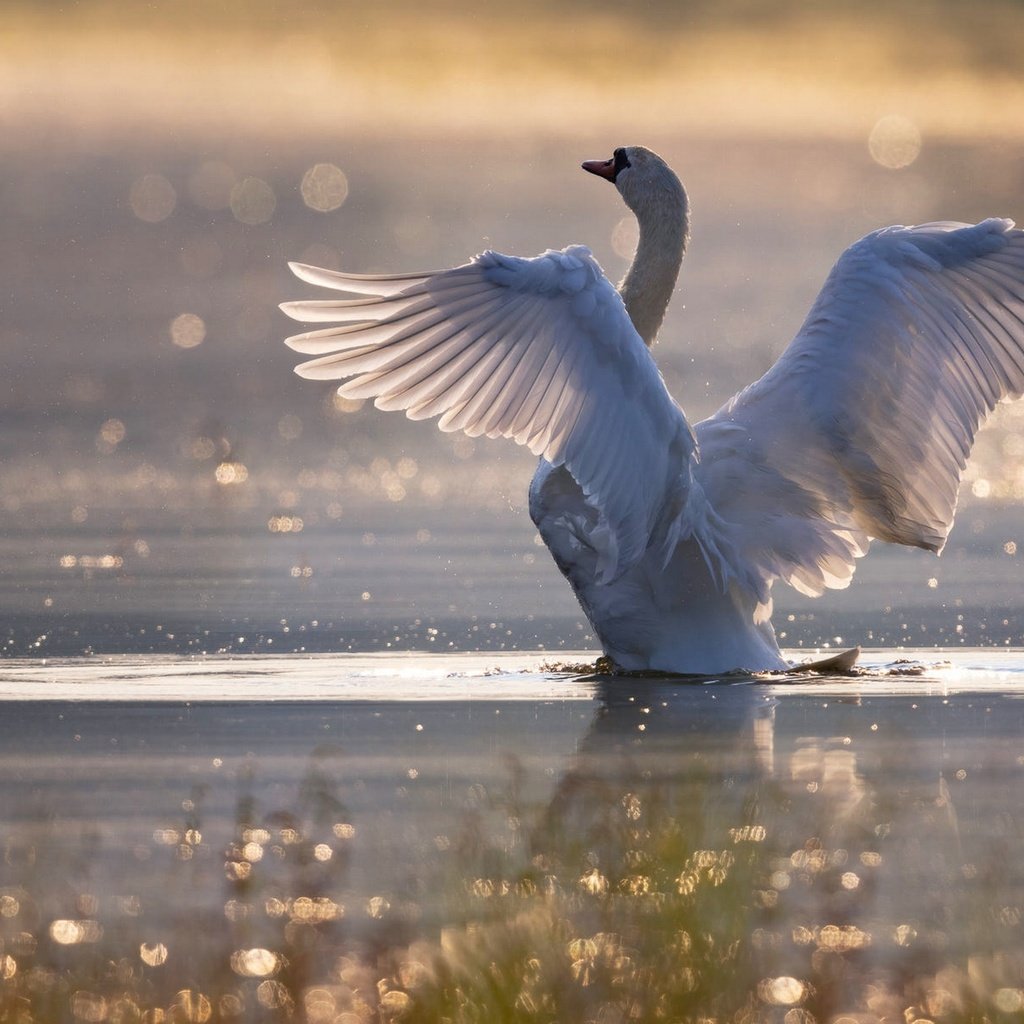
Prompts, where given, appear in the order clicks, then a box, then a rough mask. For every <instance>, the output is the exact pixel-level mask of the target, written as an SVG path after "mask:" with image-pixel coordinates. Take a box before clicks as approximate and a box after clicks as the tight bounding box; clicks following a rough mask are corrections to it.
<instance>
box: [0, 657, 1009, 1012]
mask: <svg viewBox="0 0 1024 1024" xmlns="http://www.w3.org/2000/svg"><path fill="white" fill-rule="evenodd" d="M801 653H802V652H801ZM592 657H593V655H592V653H590V654H587V653H583V654H578V655H577V654H569V655H567V656H565V658H564V659H563V665H564V664H565V662H572V661H580V662H582V661H584V660H585V659H586V658H592ZM897 659H899V661H898V662H897ZM863 661H864V666H865V671H864V672H863V673H862V674H860V675H852V676H835V677H817V676H803V675H798V676H793V677H785V678H756V679H755V678H749V677H736V678H723V679H718V680H713V681H710V680H703V681H695V680H687V679H671V678H667V679H633V678H623V677H619V678H609V677H600V676H596V677H595V676H589V677H588V676H585V675H579V674H574V673H573V672H565V671H556V670H554V664H553V662H554V659H553V658H552V657H551V656H550V655H545V656H541V655H524V654H522V653H512V654H509V653H500V652H489V653H486V654H454V655H424V654H406V655H402V654H395V653H388V654H359V655H315V656H302V655H294V654H293V655H287V656H270V655H259V656H235V657H226V656H221V657H205V658H202V657H195V658H187V657H180V656H154V655H144V656H143V655H120V656H116V657H94V658H81V657H79V658H70V659H35V660H32V659H10V660H7V661H5V662H3V663H2V664H0V700H2V702H0V779H2V780H3V783H2V787H0V843H2V851H3V858H2V862H0V977H2V978H3V981H2V983H0V1008H2V1012H3V1013H7V1014H8V1015H11V1016H12V1019H20V1020H40V1021H42V1020H45V1021H55V1020H68V1021H78V1020H86V1021H105V1020H141V1019H145V1020H147V1021H157V1020H189V1021H193V1020H194V1021H204V1020H284V1019H304V1020H310V1021H341V1022H344V1024H353V1022H357V1021H380V1020H409V1021H417V1020H423V1021H433V1020H459V1021H470V1020H474V1021H491V1020H516V1021H541V1020H543V1021H565V1022H575V1021H591V1020H593V1021H626V1020H651V1021H654V1020H696V1019H705V1020H721V1021H725V1020H757V1021H760V1020H764V1021H776V1020H778V1021H784V1022H785V1024H811V1022H812V1021H833V1022H838V1021H840V1020H843V1021H851V1022H861V1021H868V1020H871V1021H875V1020H882V1019H888V1020H892V1019H906V1020H918V1019H924V1020H934V1021H953V1020H956V1021H960V1020H965V1021H966V1020H982V1019H988V1020H993V1021H994V1020H1000V1021H1001V1020H1010V1019H1018V1018H1019V1015H1020V1013H1021V1012H1022V1011H1024V973H1022V972H1024V941H1022V936H1021V930H1022V921H1021V919H1022V913H1024V860H1022V858H1021V856H1020V844H1021V839H1022V837H1024V654H1022V653H1021V652H1020V651H1019V650H1010V651H1006V650H1003V651H994V650H992V649H971V650H961V651H956V652H953V653H952V654H948V655H947V654H945V653H936V652H934V651H924V652H913V651H898V652H897V651H891V650H888V651H869V652H867V653H866V654H865V656H864V659H863Z"/></svg>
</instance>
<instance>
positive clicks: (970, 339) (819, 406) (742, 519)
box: [696, 220, 1024, 594]
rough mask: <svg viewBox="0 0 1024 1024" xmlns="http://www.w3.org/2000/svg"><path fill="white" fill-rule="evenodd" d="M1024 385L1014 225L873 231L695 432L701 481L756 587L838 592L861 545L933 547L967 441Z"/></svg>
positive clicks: (950, 506) (940, 538)
mask: <svg viewBox="0 0 1024 1024" xmlns="http://www.w3.org/2000/svg"><path fill="white" fill-rule="evenodd" d="M1022 392H1024V231H1020V230H1016V229H1014V227H1013V224H1012V222H1011V221H1005V220H988V221H984V222H982V223H981V224H974V225H967V224H951V223H941V224H923V225H920V226H918V227H912V228H908V227H892V228H885V229H883V230H881V231H876V232H873V233H872V234H870V235H867V236H866V237H865V238H863V239H861V240H860V241H859V242H857V243H855V244H854V245H852V246H851V247H850V248H849V249H847V250H846V252H845V253H843V255H842V256H841V258H840V259H839V262H838V263H837V264H836V265H835V267H834V269H833V270H832V273H831V274H830V275H829V278H828V280H827V281H826V283H825V286H824V287H823V288H822V291H821V294H820V295H819V296H818V299H817V301H816V302H815V304H814V306H813V308H812V309H811V312H810V314H809V315H808V317H807V320H806V321H805V323H804V325H803V327H802V328H801V330H800V333H799V334H798V335H797V336H796V338H795V339H794V341H793V342H792V344H791V345H790V346H789V348H788V349H786V351H785V352H784V353H783V354H782V356H781V357H780V358H779V360H778V362H777V363H776V364H775V365H774V366H773V367H772V368H771V369H770V370H769V371H768V372H767V373H766V374H765V375H764V376H763V377H762V378H761V379H760V380H759V381H757V382H756V383H754V384H752V385H751V386H750V387H749V388H747V389H746V390H745V391H741V392H740V393H739V394H738V395H736V396H735V398H733V399H732V400H731V401H730V402H729V403H728V404H727V405H726V406H724V407H723V408H722V409H720V410H719V411H718V412H717V413H715V415H714V416H712V417H711V418H710V419H708V420H705V421H704V422H702V423H699V424H697V427H696V432H697V437H698V439H699V442H700V452H701V467H700V471H699V472H700V475H699V480H700V482H701V483H702V485H703V486H704V488H705V490H706V492H707V495H708V498H709V500H710V501H711V502H712V504H713V506H714V507H715V509H716V510H717V511H718V512H719V513H720V515H721V516H722V518H723V519H724V520H726V521H727V522H729V523H731V524H732V531H731V532H732V538H731V539H732V546H733V547H734V548H738V549H739V550H740V551H741V557H742V559H743V560H744V561H745V563H746V564H749V565H752V566H758V567H759V570H760V572H761V573H762V575H763V577H764V578H765V579H766V581H769V582H770V580H771V579H773V578H780V577H781V578H782V579H785V580H786V581H787V582H789V583H791V584H793V585H794V586H795V587H797V588H798V589H800V590H802V591H803V592H805V593H808V594H817V593H821V591H822V589H823V588H824V587H843V586H845V585H846V584H847V583H848V582H849V580H850V577H851V576H852V575H853V569H854V564H855V559H856V557H857V556H858V555H860V554H863V552H864V551H865V550H866V549H867V544H868V541H869V539H870V538H872V537H877V538H880V539H882V540H886V541H891V542H894V543H899V544H909V545H914V546H916V547H921V548H927V549H930V550H932V551H940V550H941V549H942V546H943V544H944V543H945V540H946V535H947V534H948V533H949V530H950V527H951V526H952V523H953V514H954V511H955V509H956V499H957V489H958V487H959V483H960V475H961V473H962V471H963V469H964V467H965V465H966V460H967V456H968V454H969V452H970V449H971V445H972V444H973V441H974V435H975V433H976V431H977V429H978V427H979V425H980V424H981V423H982V421H983V420H984V419H985V417H986V416H987V415H988V414H989V413H990V412H991V411H992V409H993V408H994V407H995V405H996V404H997V403H998V402H1000V401H1004V400H1006V399H1009V398H1017V397H1019V396H1020V395H1021V393H1022Z"/></svg>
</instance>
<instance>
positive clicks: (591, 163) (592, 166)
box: [580, 157, 615, 181]
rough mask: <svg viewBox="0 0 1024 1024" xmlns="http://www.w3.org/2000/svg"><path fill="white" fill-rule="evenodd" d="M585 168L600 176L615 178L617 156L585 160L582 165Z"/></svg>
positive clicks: (608, 178) (609, 178)
mask: <svg viewBox="0 0 1024 1024" xmlns="http://www.w3.org/2000/svg"><path fill="white" fill-rule="evenodd" d="M580 166H581V167H582V168H583V170H585V171H590V173H591V174H596V175H597V176H598V177H599V178H606V179H607V180H608V181H614V180H615V158H614V157H610V158H609V159H607V160H584V161H583V163H582V164H581V165H580Z"/></svg>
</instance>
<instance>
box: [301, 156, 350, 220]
mask: <svg viewBox="0 0 1024 1024" xmlns="http://www.w3.org/2000/svg"><path fill="white" fill-rule="evenodd" d="M301 191H302V201H303V202H304V203H305V204H306V205H307V206H308V207H309V208H310V209H311V210H317V211H319V212H320V213H328V212H330V211H331V210H336V209H337V208H338V207H339V206H341V204H342V203H344V202H345V200H346V198H348V179H347V178H346V177H345V173H344V171H342V169H341V168H340V167H336V166H335V165H334V164H314V165H313V166H312V167H310V168H309V170H308V171H306V173H305V174H304V175H303V176H302V189H301Z"/></svg>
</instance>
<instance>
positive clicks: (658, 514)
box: [282, 147, 1024, 673]
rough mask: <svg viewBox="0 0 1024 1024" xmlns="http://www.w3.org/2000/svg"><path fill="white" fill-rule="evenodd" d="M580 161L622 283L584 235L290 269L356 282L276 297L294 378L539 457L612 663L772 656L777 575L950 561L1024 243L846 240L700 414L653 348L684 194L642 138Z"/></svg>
mask: <svg viewBox="0 0 1024 1024" xmlns="http://www.w3.org/2000/svg"><path fill="white" fill-rule="evenodd" d="M584 167H585V169H587V170H589V171H591V172H592V173H595V174H599V175H600V176H602V177H605V178H607V179H608V180H610V181H612V182H614V183H615V185H616V187H617V188H618V190H619V191H620V193H621V194H622V196H623V198H624V200H625V201H626V203H627V205H629V206H630V208H631V209H632V210H633V211H634V213H635V214H636V216H637V219H638V221H639V224H640V240H639V244H638V248H637V254H636V257H635V259H634V262H633V265H632V267H631V268H630V270H629V272H628V273H627V275H626V278H625V279H624V281H623V282H622V285H621V286H620V291H619V292H616V290H615V289H614V288H613V287H612V285H611V284H610V283H609V282H608V281H607V279H606V278H605V277H604V275H603V273H602V272H601V269H600V267H599V266H598V265H597V263H596V262H595V261H594V259H593V257H592V256H591V254H590V252H589V251H588V250H587V249H585V248H584V247H582V246H572V247H570V248H568V249H565V250H562V251H560V252H558V251H549V252H547V253H545V254H544V255H542V256H538V257H536V258H535V259H532V260H527V259H519V258H516V257H510V256H502V255H501V254H498V253H484V254H483V255H481V256H478V257H477V258H476V259H474V260H473V261H472V262H470V263H468V264H466V265H465V266H462V267H457V268H455V269H454V270H449V271H441V272H439V273H428V274H409V275H401V276H396V277H375V276H374V277H366V276H357V275H350V274H339V273H334V272H332V271H326V270H319V269H317V268H314V267H306V266H302V265H298V264H293V265H292V269H293V270H294V271H295V273H296V274H297V275H298V276H299V277H300V278H302V279H303V280H306V281H308V282H310V283H313V284H318V285H322V286H325V287H329V288H334V289H337V290H339V291H343V292H350V293H353V294H356V295H361V296H363V297H362V298H359V299H355V300H347V301H326V302H316V301H307V302H297V303H286V304H285V305H284V306H283V307H282V308H283V309H284V310H285V312H287V313H288V314H289V315H290V316H293V317H294V318H295V319H298V320H305V321H307V322H308V321H329V322H332V323H334V324H336V326H333V327H328V328H326V329H324V330H318V331H311V332H308V333H306V334H301V335H297V336H296V337H293V338H289V339H288V344H289V345H291V346H292V347H293V348H295V349H297V350H298V351H300V352H306V353H310V354H314V355H318V356H319V358H316V359H313V360H311V361H309V362H307V363H304V364H302V365H301V366H300V367H298V372H299V373H300V374H302V375H303V376H307V377H313V378H321V379H325V378H326V379H331V378H334V379H337V378H349V377H352V378H354V379H352V380H349V381H348V382H347V383H345V384H343V385H342V386H341V388H340V389H339V390H340V392H341V393H342V394H343V395H347V396H349V397H353V398H355V397H360V398H369V397H373V398H375V399H376V404H377V406H378V407H380V408H383V409H404V410H405V411H406V414H407V415H408V416H409V417H411V418H413V419H423V418H426V417H431V416H440V423H439V425H440V427H441V429H443V430H456V429H461V430H464V431H465V432H466V433H468V434H470V435H471V436H478V435H480V434H486V435H487V436H489V437H497V436H504V437H511V438H514V439H515V440H516V441H517V442H518V443H520V444H525V445H528V446H529V447H530V449H531V450H532V451H533V452H534V453H535V454H537V455H540V456H541V462H540V465H539V467H538V469H537V472H536V474H535V476H534V478H533V482H532V484H531V486H530V515H531V517H532V518H533V521H534V522H535V523H536V525H537V528H538V530H539V531H540V533H541V536H542V537H543V538H544V541H545V543H546V544H547V545H548V548H549V549H550V551H551V553H552V555H553V557H554V559H555V561H556V563H557V564H558V567H559V568H560V569H561V570H562V572H563V573H564V574H565V576H566V578H567V579H568V580H569V582H570V584H571V585H572V587H573V589H574V591H575V592H576V596H577V598H578V599H579V601H580V604H581V605H582V606H583V609H584V611H585V612H586V614H587V617H588V618H589V619H590V622H591V624H592V625H593V627H594V629H595V631H596V633H597V635H598V637H599V638H600V640H601V644H602V646H603V648H604V651H605V653H606V654H607V655H609V656H610V657H612V658H613V659H614V660H615V662H616V663H618V664H619V665H620V666H621V667H622V668H625V669H662V670H666V671H673V672H687V673H715V672H722V671H728V670H730V669H736V668H744V669H750V670H764V669H781V668H784V667H785V662H784V660H783V658H782V656H781V654H780V653H779V648H778V645H777V643H776V640H775V633H774V630H773V629H772V626H771V621H770V615H771V588H772V585H773V583H774V582H775V580H777V579H781V580H784V581H785V582H787V583H789V584H791V585H792V586H794V587H796V588H797V589H798V590H800V591H802V592H803V593H805V594H814V595H817V594H820V593H822V592H823V591H824V590H825V588H827V587H845V586H846V585H847V584H848V583H849V581H850V579H851V577H852V575H853V571H854V566H855V560H856V559H857V558H858V557H859V556H861V555H863V554H864V553H865V552H866V551H867V548H868V544H869V542H870V540H871V539H872V538H879V539H882V540H886V541H892V542H896V543H901V544H910V545H915V546H917V547H923V548H928V549H931V550H934V551H939V550H941V548H942V546H943V544H944V543H945V539H946V536H947V534H948V532H949V530H950V528H951V526H952V522H953V514H954V511H955V507H956V495H957V488H958V485H959V480H960V474H961V471H962V470H963V468H964V466H965V463H966V459H967V456H968V453H969V451H970V448H971V445H972V443H973V440H974V434H975V432H976V431H977V429H978V427H979V425H980V423H981V422H982V420H983V419H984V418H985V416H987V414H988V413H989V412H990V411H991V410H992V409H993V407H994V406H995V405H996V403H997V402H999V401H1002V400H1005V399H1007V398H1016V397H1019V396H1020V395H1021V393H1022V392H1024V232H1022V231H1018V230H1016V229H1014V227H1013V225H1012V223H1011V222H1010V221H1004V220H989V221H984V222H983V223H981V224H977V225H973V226H972V225H964V224H952V223H942V224H926V225H922V226H920V227H916V228H903V227H895V228H885V229H883V230H881V231H876V232H874V233H872V234H870V235H868V236H866V237H865V238H863V239H861V240H860V241H859V242H857V243H856V244H855V245H853V246H851V247H850V248H849V249H848V250H847V251H846V252H845V253H844V254H843V256H842V257H841V258H840V260H839V262H838V263H837V264H836V266H835V268H834V269H833V271H832V273H831V275H830V276H829V278H828V280H827V281H826V283H825V286H824V288H823V289H822V292H821V294H820V295H819V297H818V299H817V301H816V302H815V304H814V306H813V308H812V309H811V312H810V314H809V315H808V318H807V320H806V321H805V323H804V325H803V327H802V328H801V330H800V332H799V334H798V335H797V337H796V339H795V340H794V341H793V342H792V343H791V345H790V346H789V348H788V349H787V350H786V351H785V352H784V353H783V355H782V356H781V357H780V359H779V360H778V362H777V363H776V364H775V366H773V367H772V368H771V370H769V371H768V373H766V374H765V375H764V377H762V378H761V379H760V380H759V381H757V382H756V383H754V384H752V385H751V386H750V387H748V388H746V389H745V390H744V391H741V392H740V393H739V394H738V395H736V396H735V397H733V398H732V399H731V400H730V401H729V402H728V403H727V404H726V405H725V406H723V407H722V408H721V409H720V410H719V411H718V412H717V413H715V415H714V416H712V417H710V418H709V419H707V420H704V421H703V422H701V423H698V424H697V425H696V426H695V427H694V428H691V427H690V425H689V424H688V423H687V421H686V418H685V416H684V415H683V412H682V410H681V409H680V408H679V406H678V405H677V404H676V403H675V402H674V401H673V399H672V398H671V396H670V395H669V394H668V392H667V390H666V389H665V385H664V382H663V381H662V379H661V375H660V374H659V373H658V370H657V368H656V366H655V364H654V361H653V359H652V358H651V355H650V352H649V351H648V347H647V346H649V345H650V344H651V343H652V342H653V340H654V337H655V335H656V333H657V330H658V328H659V326H660V324H661V321H662V319H663V317H664V313H665V308H666V306H667V304H668V300H669V297H670V295H671V292H672V288H673V287H674V284H675V280H676V276H677V273H678V270H679V265H680V261H681V258H682V255H683V251H684V248H685V244H686V238H687V229H688V207H687V201H686V194H685V192H684V191H683V188H682V186H681V185H680V184H679V181H678V179H677V178H676V176H675V175H674V174H673V173H672V171H671V170H670V169H669V168H668V167H667V165H666V164H665V163H664V162H663V161H662V160H661V159H660V158H658V157H657V156H655V155H654V154H653V153H651V152H650V151H649V150H646V149H643V148H642V147H629V148H627V149H621V150H616V153H615V156H614V157H613V158H612V159H611V160H608V161H604V162H591V163H587V164H584Z"/></svg>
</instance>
